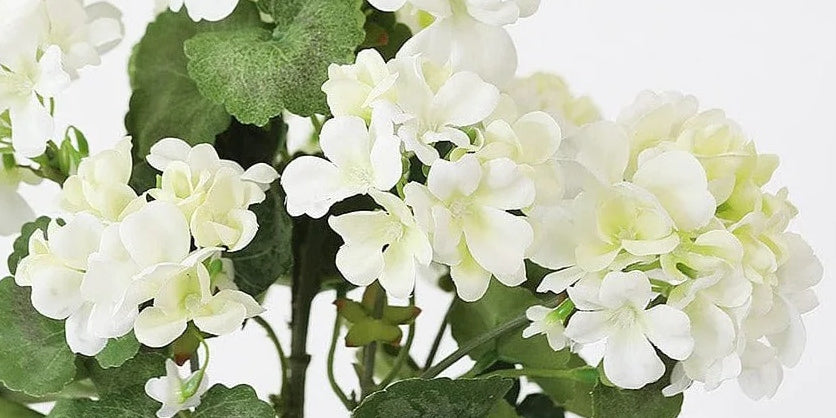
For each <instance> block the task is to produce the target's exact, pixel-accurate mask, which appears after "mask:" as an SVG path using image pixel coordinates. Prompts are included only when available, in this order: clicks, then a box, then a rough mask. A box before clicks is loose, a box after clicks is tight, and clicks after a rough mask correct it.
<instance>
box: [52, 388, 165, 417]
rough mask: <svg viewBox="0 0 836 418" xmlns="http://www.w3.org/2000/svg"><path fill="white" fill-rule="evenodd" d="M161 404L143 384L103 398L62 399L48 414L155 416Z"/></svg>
mask: <svg viewBox="0 0 836 418" xmlns="http://www.w3.org/2000/svg"><path fill="white" fill-rule="evenodd" d="M159 407H160V404H159V403H158V402H156V401H155V400H153V399H151V398H149V397H148V396H147V395H146V394H145V389H144V388H143V387H142V386H133V387H130V388H127V389H124V390H123V391H122V392H121V393H119V394H118V395H111V396H108V397H105V398H102V399H101V400H98V401H94V400H92V399H61V400H59V401H58V402H56V403H55V407H54V408H52V411H51V412H50V413H49V415H47V416H48V417H49V418H103V417H118V418H153V417H155V416H156V415H155V414H154V412H155V411H156V410H157V409H159Z"/></svg>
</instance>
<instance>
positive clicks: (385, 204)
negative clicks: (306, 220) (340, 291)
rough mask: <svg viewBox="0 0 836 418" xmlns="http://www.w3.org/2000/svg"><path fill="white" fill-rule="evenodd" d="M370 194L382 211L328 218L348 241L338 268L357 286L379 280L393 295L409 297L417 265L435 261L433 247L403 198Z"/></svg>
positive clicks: (338, 259)
mask: <svg viewBox="0 0 836 418" xmlns="http://www.w3.org/2000/svg"><path fill="white" fill-rule="evenodd" d="M371 196H372V198H374V200H375V202H377V204H379V205H380V206H381V207H382V208H383V209H384V210H383V211H379V210H378V211H373V212H369V211H360V212H350V213H347V214H345V215H340V216H332V217H331V218H329V219H328V224H329V225H331V228H332V229H333V230H334V231H335V232H337V233H338V234H340V236H341V237H342V238H343V241H345V244H343V245H342V246H341V247H340V249H339V251H338V252H337V259H336V263H337V268H338V269H339V270H340V272H341V273H342V274H343V276H344V277H345V278H346V280H348V281H349V282H351V283H353V284H355V285H357V286H368V285H369V284H371V283H372V282H373V281H375V280H379V281H380V284H381V286H383V288H384V289H386V291H387V292H389V293H390V294H391V295H392V296H394V297H397V298H407V297H408V296H409V295H410V294H411V293H412V289H413V288H414V287H415V277H416V275H417V274H418V267H419V266H424V267H427V266H429V264H430V261H432V247H431V246H430V242H429V240H428V239H427V235H426V233H425V232H424V231H423V230H421V228H420V227H419V226H418V224H417V223H416V221H415V218H414V217H413V215H412V212H411V211H410V210H409V208H408V207H407V206H406V204H404V203H403V201H401V200H400V199H399V198H397V197H396V196H394V195H392V194H390V193H382V192H373V193H372V194H371Z"/></svg>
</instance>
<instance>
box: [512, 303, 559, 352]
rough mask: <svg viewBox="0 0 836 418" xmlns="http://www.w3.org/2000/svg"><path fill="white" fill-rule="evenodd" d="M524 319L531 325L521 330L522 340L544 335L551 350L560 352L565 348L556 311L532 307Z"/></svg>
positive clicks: (543, 307) (526, 312) (542, 307)
mask: <svg viewBox="0 0 836 418" xmlns="http://www.w3.org/2000/svg"><path fill="white" fill-rule="evenodd" d="M525 317H526V318H528V320H529V321H531V325H529V326H528V327H527V328H526V329H524V330H523V333H522V336H523V338H531V337H533V336H535V335H539V334H544V335H545V336H546V339H548V341H549V347H551V348H552V350H554V351H560V350H563V349H564V348H566V344H567V339H566V336H565V335H564V334H563V332H564V328H563V320H562V319H561V318H560V317H559V316H558V315H557V310H555V309H549V308H547V307H545V306H532V307H530V308H528V309H527V310H526V311H525Z"/></svg>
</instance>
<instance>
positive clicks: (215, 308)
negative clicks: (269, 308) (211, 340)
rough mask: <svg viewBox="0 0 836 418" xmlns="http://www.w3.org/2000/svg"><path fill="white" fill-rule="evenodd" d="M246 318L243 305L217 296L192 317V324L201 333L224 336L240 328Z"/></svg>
mask: <svg viewBox="0 0 836 418" xmlns="http://www.w3.org/2000/svg"><path fill="white" fill-rule="evenodd" d="M246 317H247V310H246V308H244V306H243V305H241V304H240V303H238V302H236V301H230V300H227V299H226V298H224V297H222V296H221V295H220V294H218V295H215V296H213V297H212V299H211V300H210V301H209V303H208V304H206V305H204V306H203V308H202V309H201V310H200V313H199V314H198V315H196V316H195V317H194V324H195V325H196V326H197V327H198V329H200V330H201V331H203V332H208V333H210V334H214V335H226V334H229V333H231V332H233V331H235V330H236V329H238V328H240V327H241V325H242V324H243V322H244V319H246Z"/></svg>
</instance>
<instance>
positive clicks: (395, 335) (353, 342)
mask: <svg viewBox="0 0 836 418" xmlns="http://www.w3.org/2000/svg"><path fill="white" fill-rule="evenodd" d="M402 336H403V332H402V331H401V329H400V328H399V327H398V326H397V325H391V324H389V323H387V322H385V321H383V320H382V319H373V318H369V319H366V320H364V321H360V322H357V323H355V324H352V325H351V327H350V328H349V329H348V333H347V334H346V335H345V345H346V347H362V346H365V345H368V344H371V343H372V342H374V341H378V342H383V343H388V344H398V342H400V341H401V337H402Z"/></svg>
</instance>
